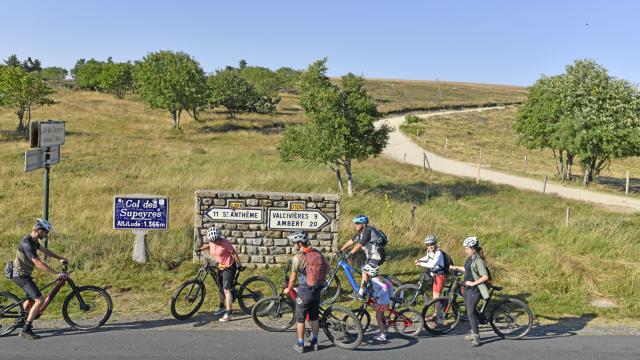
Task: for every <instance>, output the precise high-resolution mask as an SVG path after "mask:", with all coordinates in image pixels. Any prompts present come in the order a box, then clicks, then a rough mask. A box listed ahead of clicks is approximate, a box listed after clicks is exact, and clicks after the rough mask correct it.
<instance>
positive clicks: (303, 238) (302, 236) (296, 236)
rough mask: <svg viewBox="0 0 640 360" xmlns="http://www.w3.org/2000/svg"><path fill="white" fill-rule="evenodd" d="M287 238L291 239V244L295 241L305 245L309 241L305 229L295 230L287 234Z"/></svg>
mask: <svg viewBox="0 0 640 360" xmlns="http://www.w3.org/2000/svg"><path fill="white" fill-rule="evenodd" d="M287 239H289V241H291V243H292V244H295V243H299V242H300V243H303V244H304V245H307V244H308V243H309V235H307V233H306V232H305V231H296V232H293V233H291V234H290V235H289V236H287Z"/></svg>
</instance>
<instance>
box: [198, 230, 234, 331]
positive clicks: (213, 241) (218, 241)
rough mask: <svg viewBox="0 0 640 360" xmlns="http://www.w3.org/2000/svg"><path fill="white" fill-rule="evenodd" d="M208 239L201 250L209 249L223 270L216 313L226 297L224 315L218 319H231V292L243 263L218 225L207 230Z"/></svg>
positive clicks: (219, 282)
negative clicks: (237, 272)
mask: <svg viewBox="0 0 640 360" xmlns="http://www.w3.org/2000/svg"><path fill="white" fill-rule="evenodd" d="M207 239H208V240H209V242H208V243H205V244H204V245H202V246H201V247H200V251H202V250H205V249H209V255H210V256H211V257H212V258H213V259H214V260H215V261H216V262H218V268H219V269H220V270H221V271H220V272H219V274H220V276H219V278H218V279H216V283H217V284H218V286H221V288H219V289H218V290H219V291H220V302H221V304H220V305H219V306H218V309H217V310H216V312H215V314H216V315H220V313H221V308H222V299H224V305H225V308H224V309H225V310H224V316H223V317H221V318H220V319H218V321H230V320H231V319H232V317H233V315H232V314H233V310H232V307H231V304H233V294H232V293H231V289H233V285H234V284H233V281H234V279H235V276H236V271H238V268H242V264H241V262H240V258H239V257H238V253H237V252H236V249H235V248H234V247H233V245H232V244H231V242H230V241H229V240H227V239H225V238H223V237H222V234H221V233H220V230H218V229H217V228H216V227H214V226H212V227H210V228H209V230H207Z"/></svg>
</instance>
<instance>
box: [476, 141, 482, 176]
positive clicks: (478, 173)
mask: <svg viewBox="0 0 640 360" xmlns="http://www.w3.org/2000/svg"><path fill="white" fill-rule="evenodd" d="M482 150H483V149H482V146H480V160H478V172H477V174H476V184H478V183H480V164H481V163H482Z"/></svg>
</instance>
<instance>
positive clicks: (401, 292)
mask: <svg viewBox="0 0 640 360" xmlns="http://www.w3.org/2000/svg"><path fill="white" fill-rule="evenodd" d="M428 301H429V297H428V296H427V294H426V293H424V292H422V291H420V289H419V288H418V285H416V284H404V285H401V286H399V287H398V288H397V289H396V291H395V292H394V293H393V299H391V308H393V309H400V308H414V309H422V308H423V307H424V306H425V305H426V304H427V302H428Z"/></svg>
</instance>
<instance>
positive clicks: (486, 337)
mask: <svg viewBox="0 0 640 360" xmlns="http://www.w3.org/2000/svg"><path fill="white" fill-rule="evenodd" d="M173 323H175V322H172V320H151V321H148V322H147V321H135V322H119V323H117V322H116V323H114V324H111V325H107V326H105V327H104V328H102V329H101V330H99V331H96V332H78V331H73V330H69V329H63V328H57V329H48V330H46V329H37V330H38V331H37V332H38V333H39V334H41V335H43V336H45V337H44V338H42V339H40V340H35V341H28V340H24V339H21V338H19V337H18V336H17V335H15V334H14V335H12V336H9V337H5V338H0V359H3V360H4V359H30V360H31V359H110V360H111V359H159V360H161V359H167V360H169V359H171V360H174V359H205V358H206V359H234V360H235V359H300V358H305V359H331V360H340V359H349V360H354V359H367V360H375V359H402V360H413V359H416V360H417V359H420V360H423V359H499V360H508V359H518V360H526V359H532V360H534V359H535V360H545V359H553V360H555V359H566V360H571V359H576V360H587V359H598V360H601V359H633V360H638V359H640V337H638V336H634V335H630V336H625V335H606V336H603V335H578V333H577V332H574V331H566V330H562V331H549V329H544V327H542V328H539V329H534V331H533V335H532V336H531V337H528V338H526V339H524V340H516V341H513V340H511V341H509V340H502V339H499V338H497V337H496V336H495V335H493V333H491V332H490V331H483V332H482V335H483V338H482V346H480V347H479V348H473V347H471V344H470V343H469V342H467V341H464V339H463V336H462V335H461V334H462V333H463V332H462V331H461V332H458V334H455V335H447V336H441V337H431V336H428V335H426V334H425V335H424V336H422V337H420V338H418V339H411V338H404V337H400V336H397V335H395V334H393V333H391V334H390V336H389V340H388V341H387V342H386V343H379V342H376V341H375V340H373V336H374V335H375V333H372V332H368V333H367V334H365V341H364V342H363V344H362V345H361V346H360V348H358V349H356V350H354V351H346V350H342V349H339V348H336V347H334V346H332V345H331V344H330V343H329V342H328V341H327V340H326V337H325V336H324V335H323V334H322V333H321V334H320V345H321V347H320V350H319V351H318V352H308V353H305V354H299V353H296V352H294V351H293V350H292V345H293V343H294V341H295V337H296V336H295V334H294V333H293V332H285V333H268V332H264V331H260V330H256V329H255V328H253V327H250V326H247V327H246V328H245V329H243V328H235V330H228V329H226V327H225V326H220V325H223V324H218V323H217V322H216V323H212V322H201V323H187V324H186V325H185V326H182V327H176V326H166V325H171V324H173Z"/></svg>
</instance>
